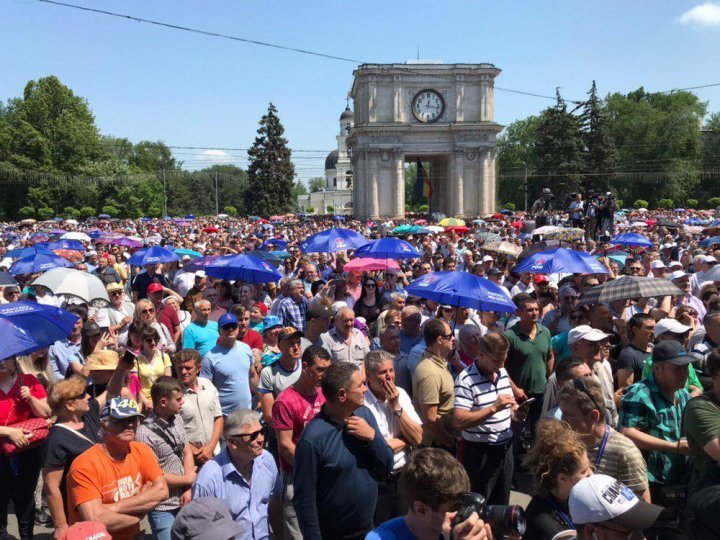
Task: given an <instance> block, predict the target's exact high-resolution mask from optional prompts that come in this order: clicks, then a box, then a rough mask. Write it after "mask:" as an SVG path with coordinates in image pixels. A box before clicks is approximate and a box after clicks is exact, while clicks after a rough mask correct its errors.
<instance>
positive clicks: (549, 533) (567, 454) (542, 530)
mask: <svg viewBox="0 0 720 540" xmlns="http://www.w3.org/2000/svg"><path fill="white" fill-rule="evenodd" d="M525 466H526V467H527V468H528V470H529V471H530V473H531V474H532V475H533V477H534V478H535V481H536V482H537V484H538V485H539V490H538V493H537V494H536V495H535V496H533V498H532V499H531V500H530V503H529V504H528V507H527V509H526V510H525V519H526V520H527V532H526V533H525V534H524V535H523V540H551V538H553V537H554V536H555V535H556V534H557V533H559V532H561V531H565V530H568V529H574V528H575V525H574V524H573V522H572V519H571V518H570V511H569V509H568V500H569V499H570V490H571V489H572V488H573V486H574V485H575V484H577V483H578V482H579V481H580V480H582V479H583V478H585V477H587V476H591V475H592V473H593V471H592V467H591V465H590V460H589V459H588V456H587V451H586V450H585V445H584V444H583V442H582V440H581V439H580V436H579V435H578V434H577V433H575V432H574V431H573V430H572V429H571V428H570V426H568V425H567V424H566V423H564V422H559V421H557V420H545V421H542V422H540V423H539V424H538V426H537V430H536V434H535V440H534V442H533V444H532V446H531V447H530V449H529V450H528V453H527V455H526V456H525Z"/></svg>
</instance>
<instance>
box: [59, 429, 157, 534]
mask: <svg viewBox="0 0 720 540" xmlns="http://www.w3.org/2000/svg"><path fill="white" fill-rule="evenodd" d="M162 474H163V472H162V470H161V469H160V465H158V461H157V458H156V457H155V454H154V453H153V451H152V449H151V448H150V447H149V446H148V445H146V444H145V443H141V442H137V441H133V442H131V443H130V452H129V453H128V455H127V456H125V459H124V460H123V461H115V460H114V459H112V458H111V457H110V456H108V455H107V454H106V453H105V452H104V451H103V450H102V448H101V446H100V445H99V444H96V445H95V446H93V447H92V448H90V449H89V450H87V451H85V452H83V453H82V454H80V455H79V456H78V457H77V458H75V461H73V463H72V465H71V466H70V471H69V473H68V481H67V491H68V511H69V514H70V515H69V524H70V525H72V524H73V523H75V522H77V521H80V516H79V515H78V511H77V507H78V506H79V505H81V504H82V503H86V502H88V501H92V500H93V499H101V500H102V502H103V504H111V503H113V502H117V501H121V500H123V499H129V498H130V497H133V496H135V495H137V494H138V493H140V491H142V487H143V486H144V485H145V484H146V483H148V482H154V481H155V480H156V479H157V478H158V477H160V476H162ZM139 532H140V525H139V524H138V525H135V526H133V527H128V528H127V529H123V530H122V531H117V532H114V533H112V537H113V538H114V539H115V540H125V539H128V540H130V539H132V538H134V537H135V536H136V535H137V534H138V533H139Z"/></svg>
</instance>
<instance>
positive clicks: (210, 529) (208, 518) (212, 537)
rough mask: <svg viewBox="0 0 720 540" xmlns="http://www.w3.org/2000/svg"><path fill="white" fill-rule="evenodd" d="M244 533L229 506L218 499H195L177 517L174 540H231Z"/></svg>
mask: <svg viewBox="0 0 720 540" xmlns="http://www.w3.org/2000/svg"><path fill="white" fill-rule="evenodd" d="M243 531H244V528H243V526H242V524H240V523H237V522H236V521H235V520H234V519H233V518H232V515H231V514H230V510H228V507H227V505H226V504H225V503H224V502H223V501H222V500H220V499H218V498H216V497H202V498H199V499H193V500H192V501H190V502H189V503H188V504H186V505H185V506H183V507H182V508H181V509H180V512H178V514H177V516H175V520H174V521H173V525H172V529H171V530H170V538H172V540H229V539H231V538H234V537H235V536H237V535H239V534H241V533H242V532H243Z"/></svg>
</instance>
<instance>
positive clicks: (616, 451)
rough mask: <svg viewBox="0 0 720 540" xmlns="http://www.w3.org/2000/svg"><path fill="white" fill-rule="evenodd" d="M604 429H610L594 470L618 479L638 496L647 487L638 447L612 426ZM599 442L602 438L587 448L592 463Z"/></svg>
mask: <svg viewBox="0 0 720 540" xmlns="http://www.w3.org/2000/svg"><path fill="white" fill-rule="evenodd" d="M606 429H609V430H610V435H609V437H608V440H607V443H606V444H605V450H604V451H603V454H602V458H601V459H600V464H599V465H597V467H596V468H595V472H596V473H600V474H607V475H608V476H612V477H613V478H615V479H616V480H620V482H622V483H623V484H625V485H626V486H627V487H629V488H630V489H631V490H632V491H633V492H634V493H635V494H636V495H637V496H638V497H639V496H640V495H642V493H643V492H644V491H645V490H646V489H647V488H648V477H647V466H646V465H645V459H644V458H643V456H642V453H641V452H640V450H639V449H638V447H637V446H635V444H634V443H633V442H632V441H631V440H630V439H628V438H627V437H626V436H625V435H623V434H622V433H618V432H617V431H615V430H614V429H613V428H612V427H607V428H606ZM601 442H602V439H600V440H598V441H597V442H596V443H595V445H594V446H593V447H592V448H588V449H587V453H588V459H589V460H590V463H591V464H593V465H594V464H595V463H596V461H597V456H598V452H599V451H600V446H601Z"/></svg>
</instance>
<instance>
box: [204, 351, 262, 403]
mask: <svg viewBox="0 0 720 540" xmlns="http://www.w3.org/2000/svg"><path fill="white" fill-rule="evenodd" d="M252 364H253V354H252V350H251V349H250V347H249V346H248V345H246V344H245V343H243V342H242V341H236V342H235V346H234V347H233V348H232V349H226V348H225V347H221V346H220V345H216V346H215V347H213V348H212V349H211V350H210V351H209V352H208V353H207V354H206V355H205V356H204V357H203V361H202V370H201V371H200V376H201V377H205V378H206V379H210V381H212V383H213V384H214V385H215V388H217V391H218V397H219V398H220V406H221V407H222V412H223V416H227V415H228V414H230V413H231V412H233V411H234V410H235V409H238V408H241V407H242V408H243V409H249V408H250V405H251V402H252V395H251V394H250V366H252Z"/></svg>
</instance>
